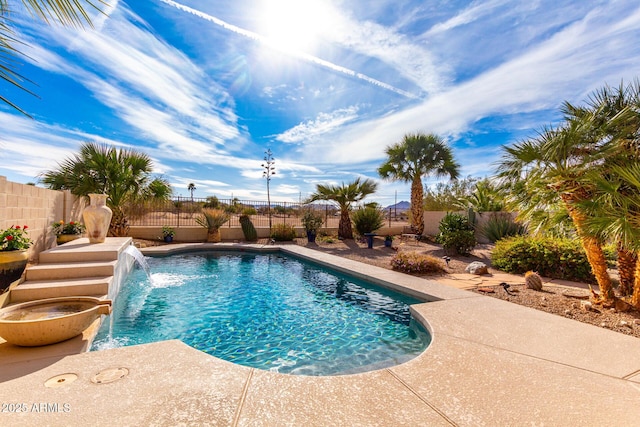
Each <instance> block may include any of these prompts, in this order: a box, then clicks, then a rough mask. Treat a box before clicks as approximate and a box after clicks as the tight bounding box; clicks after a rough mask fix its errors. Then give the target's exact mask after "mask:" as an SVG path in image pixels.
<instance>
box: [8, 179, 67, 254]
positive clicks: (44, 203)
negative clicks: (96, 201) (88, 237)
mask: <svg viewBox="0 0 640 427" xmlns="http://www.w3.org/2000/svg"><path fill="white" fill-rule="evenodd" d="M74 200H75V198H74V197H73V196H72V195H71V193H69V192H68V191H54V190H48V189H46V188H42V187H36V186H33V185H26V184H18V183H15V182H11V181H7V178H6V177H4V176H0V230H4V229H6V228H9V227H11V226H12V225H19V226H21V227H22V226H23V225H27V226H28V227H29V228H28V229H27V231H28V234H29V237H30V238H31V240H33V245H32V246H31V248H30V249H29V257H30V259H31V260H32V261H33V260H37V255H38V254H39V253H40V252H41V251H43V250H45V249H48V248H50V247H51V246H53V244H54V242H55V236H54V235H53V233H51V228H50V225H51V223H52V222H54V221H59V220H61V219H62V220H64V221H71V220H76V219H77V218H73V217H72V211H73V209H74V207H73V201H74Z"/></svg>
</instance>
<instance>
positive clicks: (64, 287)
mask: <svg viewBox="0 0 640 427" xmlns="http://www.w3.org/2000/svg"><path fill="white" fill-rule="evenodd" d="M112 281H113V277H112V276H104V277H86V278H77V279H66V280H32V281H27V282H22V283H21V284H19V285H18V286H16V287H15V288H13V289H12V290H11V294H10V301H11V303H12V304H13V303H19V302H26V301H33V300H37V299H44V298H56V297H68V296H103V295H108V293H109V287H110V286H111V282H112Z"/></svg>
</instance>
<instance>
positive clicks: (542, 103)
mask: <svg viewBox="0 0 640 427" xmlns="http://www.w3.org/2000/svg"><path fill="white" fill-rule="evenodd" d="M13 3H19V2H17V1H14V2H13ZM110 3H111V7H110V8H109V9H106V14H105V15H96V14H95V13H93V15H94V16H95V18H94V27H95V28H94V29H85V30H78V29H69V28H62V27H60V26H53V27H48V26H46V25H43V24H41V23H40V22H38V21H36V20H33V19H31V18H30V17H28V16H24V15H20V14H19V13H18V14H14V15H12V18H13V19H14V20H15V21H16V22H19V26H18V27H17V28H16V31H17V33H18V37H19V38H20V39H21V40H22V41H24V42H26V43H27V44H26V45H25V46H22V47H21V50H22V51H24V52H25V53H26V54H27V55H28V57H22V58H21V60H20V62H21V65H20V66H19V69H18V71H19V72H20V73H21V74H23V75H24V76H25V77H27V78H28V79H30V80H31V81H32V82H33V84H32V83H28V82H27V83H26V87H27V88H28V89H30V90H31V91H33V92H35V93H36V94H37V95H38V97H34V96H31V95H29V94H27V93H25V92H22V91H19V90H17V89H14V88H12V87H10V86H8V85H7V84H0V91H2V93H3V94H4V95H5V96H6V97H8V98H9V99H11V100H12V101H14V102H15V103H17V104H18V105H20V107H22V108H23V109H24V110H26V111H27V112H28V113H29V114H31V115H32V116H33V118H34V119H33V120H32V119H29V118H27V117H25V116H23V115H21V114H20V113H18V112H16V111H15V110H12V109H11V108H10V107H8V106H5V105H0V129H2V130H1V131H0V153H1V156H0V159H1V160H2V161H1V162H0V175H4V176H6V177H7V178H8V179H9V180H11V181H15V182H34V181H36V180H37V175H38V174H39V173H40V172H42V171H45V170H48V169H52V168H55V167H56V164H57V162H60V161H62V160H64V159H65V158H67V157H69V156H71V155H73V154H74V153H76V152H77V150H78V147H79V145H80V144H82V143H83V142H85V141H96V142H101V143H107V144H113V145H117V146H120V147H134V148H136V149H138V150H140V151H143V152H145V153H147V154H148V155H149V156H150V157H151V158H152V159H153V161H154V164H155V167H156V171H155V172H156V173H158V174H161V175H162V176H164V177H165V178H167V179H168V180H169V182H171V184H172V186H173V187H174V191H175V194H176V195H182V196H188V195H189V192H188V191H187V185H188V184H189V183H190V182H193V183H194V184H195V185H196V187H197V190H196V192H195V194H194V195H195V196H200V197H206V196H211V195H216V196H218V197H220V198H226V197H229V196H231V195H233V197H238V198H240V199H248V200H264V199H266V182H265V179H264V178H262V168H261V163H262V158H263V156H264V151H265V150H266V149H267V148H270V149H271V150H272V151H273V153H274V157H275V158H276V164H275V166H276V175H275V176H274V177H273V179H272V181H271V197H272V200H277V201H298V200H299V198H300V197H302V198H305V197H306V196H308V195H309V194H310V193H311V192H313V190H314V189H315V185H316V184H318V183H340V182H348V181H351V180H353V179H355V178H356V177H359V176H360V177H367V178H373V179H375V180H378V181H379V182H380V186H379V191H378V193H377V194H376V195H375V196H373V197H372V198H371V199H372V200H376V201H379V202H381V203H382V204H384V205H387V204H390V203H393V202H394V199H395V195H396V193H397V199H398V201H400V200H408V199H409V194H410V187H409V184H405V183H402V182H386V181H381V180H380V179H379V178H378V176H377V173H376V168H377V167H378V166H380V164H381V163H382V162H383V161H384V159H385V156H384V149H385V147H386V146H388V145H390V144H393V143H395V142H398V141H400V140H402V137H403V135H405V134H406V133H409V132H425V133H430V132H434V133H437V134H439V135H441V136H442V137H443V138H445V140H446V141H447V142H448V143H449V145H450V146H451V148H452V150H453V153H454V156H455V158H456V160H457V161H458V162H459V163H460V165H461V172H462V176H467V175H472V176H477V177H483V176H488V175H491V174H492V172H493V163H494V162H495V161H496V160H497V159H498V158H499V156H500V146H502V145H504V144H509V143H512V142H514V141H517V140H519V139H522V138H525V137H528V136H533V135H535V131H536V130H538V129H540V128H541V127H542V126H543V125H546V124H550V123H554V122H557V121H558V120H559V119H560V116H559V111H558V108H559V107H560V105H561V103H562V102H563V101H564V100H568V101H571V102H575V103H580V102H582V101H583V100H585V99H586V98H587V96H588V95H589V93H591V92H592V91H593V90H594V89H597V88H599V87H601V86H602V85H604V84H605V83H608V84H611V85H618V84H620V82H621V80H623V79H624V81H625V82H626V81H630V80H631V79H633V78H636V77H639V76H640V72H639V71H640V3H639V2H638V1H637V0H617V1H616V0H612V1H595V0H593V1H589V0H585V1H575V0H574V1H563V0H552V1H547V0H539V1H529V2H522V1H507V0H485V1H472V2H469V1H451V0H449V1H447V0H442V1H424V0H422V1H402V2H398V1H397V0H366V1H365V0H348V1H347V0H342V1H340V0H317V1H316V0H305V1H294V0H271V1H268V0H229V1H206V0H182V1H180V2H175V1H171V0H136V1H132V0H130V1H126V2H125V1H115V0H110ZM435 182H436V181H435V180H434V179H425V183H426V184H427V185H429V184H433V183H435Z"/></svg>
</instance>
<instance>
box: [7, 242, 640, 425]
mask: <svg viewBox="0 0 640 427" xmlns="http://www.w3.org/2000/svg"><path fill="white" fill-rule="evenodd" d="M194 249H195V250H211V249H215V250H251V251H256V252H275V251H282V252H284V253H289V254H293V255H295V256H297V257H301V258H305V259H309V260H311V261H313V262H316V263H320V264H329V266H330V267H331V268H334V269H337V270H339V271H344V272H348V273H349V274H355V275H356V276H358V277H361V278H370V279H372V281H374V282H375V283H377V284H385V285H387V286H393V287H396V288H401V289H402V290H409V293H413V295H418V294H419V295H423V296H425V295H426V296H427V297H426V299H427V300H428V301H429V302H425V303H422V304H416V305H413V306H412V313H413V315H414V316H415V317H416V318H417V319H418V320H420V321H421V322H422V323H424V324H425V325H427V327H428V329H429V330H430V332H431V333H432V342H431V345H430V346H429V347H428V348H427V349H426V350H425V352H423V353H422V354H421V355H419V356H418V357H416V358H415V359H412V360H410V361H408V362H405V363H403V364H401V365H397V366H394V367H390V368H385V369H382V370H378V371H371V372H366V373H360V374H353V375H343V376H334V377H306V376H292V375H285V374H278V373H274V372H267V371H260V370H257V369H253V368H247V367H243V366H239V365H235V364H232V363H229V362H225V361H223V360H220V359H217V358H215V357H212V356H209V355H207V354H205V353H202V352H199V351H197V350H195V349H193V348H191V347H189V346H187V345H185V344H183V343H181V342H179V341H165V342H159V343H154V344H147V345H141V346H133V347H125V348H120V349H114V350H107V351H100V352H92V353H83V354H76V355H62V356H59V357H53V358H49V359H47V358H43V359H37V360H32V361H26V362H20V363H14V364H11V363H8V364H5V365H2V366H0V373H2V374H3V375H2V377H1V380H2V382H0V402H23V403H25V404H26V405H27V406H26V407H27V409H28V411H26V412H22V413H15V412H13V413H1V412H0V423H2V424H5V423H10V424H11V425H33V424H42V423H46V424H48V425H69V424H76V423H77V424H83V423H84V420H87V419H93V420H95V424H96V425H107V424H112V423H113V420H118V422H119V424H123V425H134V424H135V425H145V424H155V425H175V424H180V423H184V424H187V425H196V424H198V425H201V424H214V425H247V424H250V425H425V424H428V425H520V424H543V423H544V424H551V425H568V424H570V425H576V424H581V425H606V424H609V423H610V422H611V420H612V419H615V423H616V424H620V425H623V424H626V425H632V424H633V423H635V422H637V417H638V416H640V360H638V358H636V357H631V356H630V355H637V354H640V340H638V339H637V338H634V337H630V336H626V335H623V334H619V333H616V332H613V331H609V330H605V329H602V328H597V327H595V326H591V325H586V324H583V323H579V322H577V321H573V320H570V319H566V318H563V317H559V316H554V315H551V314H548V313H544V312H540V311H536V310H533V309H529V308H526V307H522V306H519V305H516V304H512V303H509V302H505V301H501V300H497V299H494V298H490V297H486V296H483V295H478V294H476V293H472V292H468V291H464V290H459V289H456V288H452V287H449V286H447V285H443V284H440V283H437V282H435V281H431V280H426V279H422V278H417V277H414V276H410V275H405V274H402V273H398V272H395V271H391V270H387V269H384V268H380V267H375V266H371V265H368V264H363V263H360V262H357V261H353V260H349V259H346V258H341V257H338V256H335V255H330V254H326V253H322V252H319V251H314V250H313V249H309V248H306V247H302V246H296V245H239V244H215V245H213V244H195V245H192V244H191V245H180V244H175V245H167V246H158V247H153V248H145V249H143V252H144V253H155V254H158V253H160V252H163V251H164V252H176V251H182V250H194ZM114 367H125V368H127V369H128V375H127V376H126V377H124V378H122V379H120V380H117V381H114V382H111V383H104V384H95V383H94V382H92V381H91V379H92V377H94V376H95V375H96V374H97V373H99V372H101V371H104V370H106V369H109V368H114ZM64 373H74V374H75V375H77V376H78V379H77V380H75V381H74V382H73V383H70V384H68V385H64V386H61V387H58V388H47V387H44V386H43V384H44V383H45V381H46V380H47V379H49V378H51V377H54V376H55V375H60V374H64ZM40 403H45V404H46V403H50V404H51V405H50V408H54V409H55V408H58V409H61V410H58V411H44V412H43V411H37V412H36V411H34V406H33V405H34V404H36V405H38V404H40ZM55 404H58V406H55ZM64 404H67V405H69V408H68V409H69V411H68V412H65V411H64V409H65V408H66V407H65V406H64ZM45 408H46V406H45ZM596 408H597V409H596Z"/></svg>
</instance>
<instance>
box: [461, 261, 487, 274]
mask: <svg viewBox="0 0 640 427" xmlns="http://www.w3.org/2000/svg"><path fill="white" fill-rule="evenodd" d="M464 271H466V272H467V273H471V274H477V275H478V276H479V275H481V274H487V273H489V269H488V268H487V265H486V264H485V263H483V262H480V261H474V262H472V263H471V264H469V265H467V268H465V269H464Z"/></svg>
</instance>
